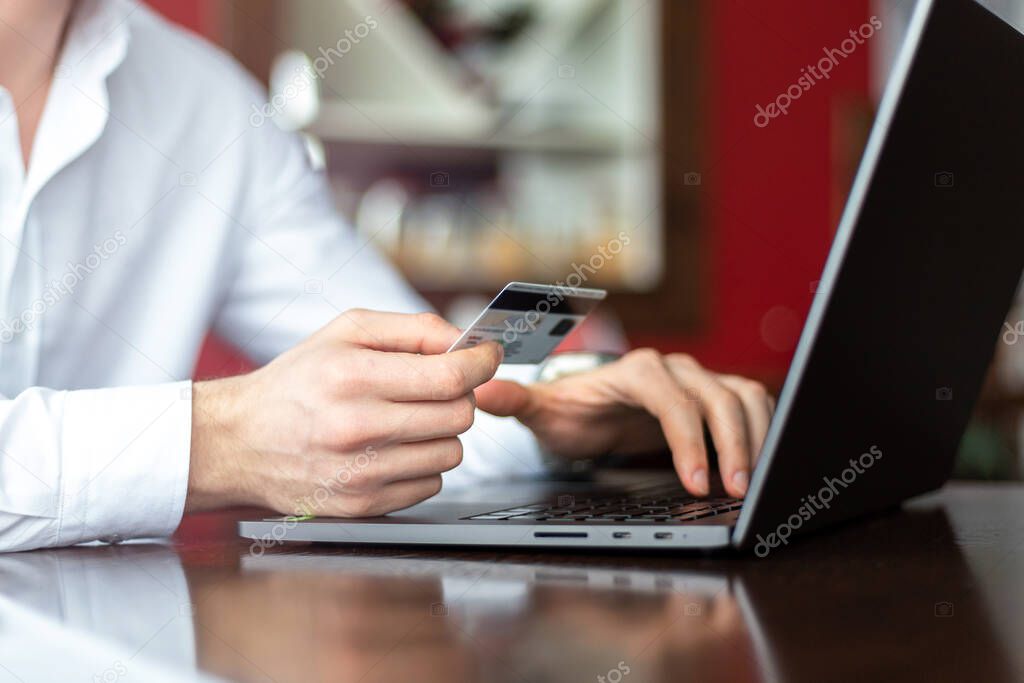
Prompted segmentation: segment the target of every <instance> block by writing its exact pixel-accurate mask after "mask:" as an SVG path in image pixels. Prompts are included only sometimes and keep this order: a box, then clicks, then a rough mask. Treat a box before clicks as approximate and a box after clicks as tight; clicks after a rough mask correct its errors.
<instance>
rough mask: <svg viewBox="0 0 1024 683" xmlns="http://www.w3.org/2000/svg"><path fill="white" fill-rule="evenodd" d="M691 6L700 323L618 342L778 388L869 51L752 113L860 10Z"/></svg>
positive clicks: (197, 6)
mask: <svg viewBox="0 0 1024 683" xmlns="http://www.w3.org/2000/svg"><path fill="white" fill-rule="evenodd" d="M664 1H667V2H672V1H676V0H664ZM150 4H151V5H153V6H155V7H156V8H157V9H158V10H160V11H161V12H163V13H164V14H166V15H167V16H169V17H171V18H172V19H174V20H176V21H179V22H180V23H183V24H185V25H186V26H189V27H190V28H193V29H195V30H198V31H200V32H203V33H206V34H207V35H210V34H211V33H216V30H217V29H216V17H215V16H213V14H212V13H211V11H210V8H211V7H213V6H215V4H216V3H212V2H203V1H202V0H173V1H172V0H150ZM704 6H705V22H706V25H707V32H706V34H705V35H706V36H707V38H706V41H705V46H706V48H705V51H706V60H705V61H706V64H707V68H708V78H707V83H708V86H707V93H706V97H705V98H704V101H705V103H706V104H705V111H704V116H705V117H706V121H707V128H706V130H707V131H708V135H707V139H706V140H705V145H704V150H703V157H704V159H705V162H704V164H703V168H702V169H701V173H702V185H701V189H702V191H703V192H704V200H705V201H704V206H705V216H704V225H705V227H706V230H707V234H708V239H707V244H706V249H707V255H706V258H707V259H708V261H707V262H708V264H709V268H708V271H707V272H708V278H709V281H708V282H707V283H706V286H704V287H702V295H703V296H704V299H705V300H704V304H703V306H704V309H705V311H706V325H705V326H704V330H703V331H702V332H701V333H700V334H696V335H691V336H681V337H662V336H658V337H650V336H643V335H634V336H633V337H632V339H631V341H632V342H633V343H635V344H637V345H651V346H656V347H658V348H660V349H662V350H666V351H677V350H682V351H687V352H690V353H693V354H695V355H697V356H698V357H699V358H700V359H702V360H703V361H704V362H705V364H707V365H709V366H711V367H715V368H718V369H728V370H731V371H736V372H743V373H748V374H753V375H757V376H760V377H764V378H767V379H769V380H779V379H781V377H782V375H783V374H784V372H785V369H786V367H787V365H788V363H789V359H790V356H791V354H792V351H793V348H794V345H795V343H796V340H797V337H798V335H799V333H800V327H801V325H802V323H803V319H804V316H805V315H806V313H807V309H808V307H809V306H810V302H811V298H812V291H811V283H812V282H813V281H814V280H816V279H817V277H818V273H819V272H820V270H821V266H822V264H823V263H824V259H825V256H826V254H827V251H828V246H829V243H830V241H831V237H832V233H833V231H834V228H835V225H834V223H835V216H834V214H835V211H836V207H835V206H834V195H835V194H836V190H837V187H838V189H839V192H840V194H841V193H843V192H845V189H846V188H845V180H844V179H840V178H837V177H836V175H837V173H836V171H835V163H834V162H835V159H834V158H833V157H834V153H833V149H834V147H835V145H834V144H833V140H834V138H835V135H836V130H835V121H836V120H837V116H838V115H839V114H841V113H842V111H843V107H844V106H846V105H848V104H849V103H851V102H853V103H859V104H863V103H864V102H865V101H866V100H867V94H868V74H869V57H868V48H869V46H867V45H864V46H860V47H858V48H857V50H856V51H854V52H853V53H852V55H851V56H850V57H848V58H847V59H844V60H842V61H841V62H840V63H839V64H838V65H837V66H836V67H835V68H834V70H833V71H832V73H831V78H830V79H829V80H823V81H820V82H818V83H816V85H814V87H813V88H811V89H810V90H809V91H808V92H806V93H805V94H804V95H803V96H802V97H801V98H800V99H799V100H797V101H796V102H794V103H793V106H792V107H791V109H790V112H789V114H788V115H786V116H784V117H779V118H777V119H775V120H773V121H771V123H770V124H769V125H768V126H767V127H765V128H758V127H756V126H755V125H754V122H753V117H754V114H755V106H756V105H757V104H762V105H767V103H768V102H770V101H771V100H774V99H775V97H776V96H778V95H779V94H780V93H781V92H782V91H784V90H785V89H786V88H787V87H788V86H789V85H791V84H793V83H794V82H795V81H796V79H797V78H799V77H800V75H801V71H800V70H801V68H802V67H805V66H806V65H807V64H808V63H811V64H814V63H816V62H817V60H818V59H819V58H820V57H822V56H823V53H822V50H823V49H824V48H836V47H839V46H840V44H841V43H842V41H843V40H844V39H845V38H848V37H849V36H848V33H849V31H850V30H856V29H857V28H858V27H860V26H861V24H863V23H864V22H866V21H867V19H868V17H869V15H870V12H869V0H843V1H842V2H821V1H820V0H775V1H774V2H772V3H770V4H769V3H755V2H750V1H749V0H705V3H704ZM882 30H885V29H884V27H883V29H882ZM876 39H877V38H876ZM224 367H232V368H233V369H237V368H238V367H240V366H239V365H238V364H237V361H235V360H232V359H231V357H230V355H229V354H228V352H227V351H226V350H225V349H224V348H223V347H220V346H217V347H214V348H213V349H209V350H208V351H207V352H206V353H204V357H203V359H202V360H201V362H200V367H199V370H198V372H199V374H200V375H209V374H214V373H216V374H220V373H219V372H218V371H219V370H221V369H222V368H224Z"/></svg>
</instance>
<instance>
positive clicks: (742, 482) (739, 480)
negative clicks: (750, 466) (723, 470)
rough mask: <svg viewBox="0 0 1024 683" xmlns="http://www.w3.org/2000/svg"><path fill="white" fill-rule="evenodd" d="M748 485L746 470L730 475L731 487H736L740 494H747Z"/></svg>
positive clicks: (748, 479) (748, 476)
mask: <svg viewBox="0 0 1024 683" xmlns="http://www.w3.org/2000/svg"><path fill="white" fill-rule="evenodd" d="M749 484H750V475H748V474H747V471H746V470H740V471H739V472H737V473H736V474H734V475H732V485H733V486H735V487H736V490H737V491H739V492H740V494H741V495H742V494H744V493H746V492H747V486H748V485H749Z"/></svg>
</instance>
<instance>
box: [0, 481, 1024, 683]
mask: <svg viewBox="0 0 1024 683" xmlns="http://www.w3.org/2000/svg"><path fill="white" fill-rule="evenodd" d="M236 517H237V514H229V513H224V514H218V515H205V516H200V517H194V518H191V519H189V520H187V521H186V522H185V523H184V524H183V525H182V528H181V529H180V531H179V533H178V534H177V536H176V537H175V539H174V543H173V546H172V547H167V546H157V545H141V546H130V545H122V546H114V547H94V548H77V549H65V550H59V551H47V552H44V553H24V554H20V556H21V557H23V558H24V557H27V558H29V559H28V560H27V561H28V562H29V565H27V566H28V567H29V568H28V569H25V568H24V567H25V566H26V565H16V566H22V570H21V573H23V574H32V575H33V576H35V577H36V578H35V579H33V580H35V581H37V582H39V583H46V582H50V581H52V580H53V579H52V578H46V579H44V578H39V577H40V571H38V570H36V569H32V567H33V566H36V565H33V564H32V562H35V561H36V559H38V558H56V560H57V561H56V564H58V565H61V566H62V567H63V568H62V569H61V570H60V572H61V573H60V576H59V578H58V580H59V581H60V584H61V588H60V590H61V591H62V592H65V593H66V592H68V586H69V585H77V584H79V583H89V584H90V585H92V586H93V588H91V589H83V590H86V591H88V590H93V591H94V592H96V593H100V592H102V593H105V594H106V595H105V596H97V595H93V596H90V597H88V598H87V599H88V600H89V601H91V602H90V604H91V606H92V608H93V609H95V608H96V605H95V602H96V601H97V600H98V601H103V600H105V599H106V600H110V601H111V602H112V603H117V604H116V605H113V606H111V607H110V608H109V609H110V610H111V611H112V614H113V615H114V619H115V620H116V619H117V618H118V617H119V616H120V617H123V618H124V619H138V618H141V617H144V616H146V615H147V613H148V612H152V611H153V610H154V609H163V607H162V606H161V605H162V603H163V602H166V603H167V605H168V607H167V610H166V611H167V613H168V614H171V618H170V621H169V622H168V623H167V624H164V626H163V630H162V631H160V633H159V637H158V636H156V635H153V634H151V633H148V632H147V631H148V630H149V629H147V628H141V627H140V628H139V629H137V632H131V631H130V630H129V632H127V633H126V634H123V635H117V634H115V635H114V636H113V637H115V638H120V639H121V640H122V643H121V644H122V645H123V646H124V647H125V648H126V652H129V653H130V652H132V651H135V654H134V655H132V656H133V657H136V658H137V659H142V658H146V657H150V655H151V654H152V653H150V652H149V650H150V649H152V648H153V647H154V646H153V645H151V644H148V643H159V642H160V639H161V638H164V639H166V638H167V637H168V629H172V630H173V629H175V628H177V629H179V630H181V631H182V632H183V634H184V635H183V636H181V638H184V640H185V641H188V639H189V638H191V644H192V647H191V650H189V648H188V647H185V648H183V650H184V651H185V652H186V654H183V655H181V660H182V661H178V662H172V663H171V664H172V665H174V666H177V667H180V669H179V671H192V670H193V668H194V667H195V668H198V669H199V670H202V671H205V672H208V673H211V674H213V675H216V676H221V677H224V678H228V679H240V680H246V681H277V682H279V683H284V682H286V681H320V680H325V681H326V680H330V681H352V682H356V681H360V682H364V683H370V682H372V681H403V682H404V681H414V682H416V683H424V682H427V681H487V682H494V683H500V682H504V681H510V682H524V683H525V682H527V681H530V682H533V681H555V682H561V681H597V682H599V683H604V682H607V683H620V681H626V682H628V683H647V682H649V681H672V682H675V681H689V680H694V681H730V682H733V681H745V680H764V681H788V680H797V681H842V680H851V681H876V680H888V679H892V678H896V677H899V678H901V679H906V680H913V681H918V680H921V681H940V680H951V681H986V682H991V681H1002V680H1022V679H1024V648H1022V647H1021V646H1022V645H1024V486H1021V485H967V484H959V485H953V486H950V487H947V488H946V489H945V490H944V491H942V492H939V493H937V494H933V495H930V496H927V497H924V498H921V499H918V500H916V501H914V502H912V503H910V504H908V505H907V506H905V509H904V510H902V511H899V512H894V513H891V514H888V515H886V516H882V517H876V518H873V519H871V520H868V521H866V522H860V523H854V524H850V525H846V526H844V527H842V528H838V529H833V530H831V531H830V532H828V533H825V534H821V535H818V536H815V537H811V538H808V539H804V540H802V541H800V542H799V543H793V544H791V545H790V547H789V548H786V549H783V550H780V551H777V552H775V553H773V554H772V555H771V556H770V557H769V558H767V559H764V560H758V559H756V558H754V557H752V556H751V557H741V556H714V557H708V556H703V555H691V556H684V557H680V556H668V555H662V556H650V555H645V556H640V555H625V554H624V555H608V554H601V555H595V554H584V553H558V552H538V553H522V552H506V551H502V550H491V551H476V550H437V549H431V550H409V549H397V548H392V549H386V548H378V549H372V548H345V547H324V546H311V545H300V546H287V547H283V546H282V547H275V548H269V549H266V550H263V549H260V548H256V549H255V552H253V549H252V548H251V547H250V546H249V544H248V543H247V542H244V541H242V540H240V539H237V538H235V536H234V534H233V529H234V520H235V518H236ZM9 557H10V556H8V558H9ZM33 558H36V559H33ZM5 560H7V561H10V560H9V559H7V558H5ZM39 566H42V565H39ZM85 566H88V567H90V568H89V569H88V570H85V569H83V568H82V567H85ZM117 568H120V570H121V571H126V570H127V569H133V570H134V569H137V568H141V570H140V571H136V572H135V574H133V575H132V576H135V578H133V579H122V580H120V582H118V581H114V583H113V588H107V589H99V588H96V586H97V585H104V584H103V581H104V580H98V581H97V580H92V579H90V580H89V581H87V582H86V581H79V580H78V579H80V578H81V577H76V576H75V572H84V571H88V572H95V571H100V572H101V573H102V572H103V571H106V570H111V571H116V570H117ZM126 568H127V569H126ZM175 570H177V571H178V572H179V573H178V576H179V577H180V580H179V583H180V585H176V583H175V582H176V580H175V579H174V575H175ZM165 572H169V573H165ZM45 573H46V571H45V570H43V571H42V574H43V575H45ZM11 574H12V571H11V570H9V569H8V570H6V573H5V565H4V564H2V563H0V579H3V580H4V585H5V586H7V587H8V589H9V588H10V586H11V584H10V582H9V581H8V580H7V577H8V576H9V575H11ZM136 575H137V576H136ZM147 575H148V577H149V578H147ZM167 577H170V578H167ZM43 588H45V586H43ZM76 590H77V589H76ZM147 591H148V592H147ZM6 592H7V591H6V590H5V593H6ZM160 596H164V597H160ZM154 601H155V602H156V603H157V607H153V603H154ZM175 607H176V608H177V610H178V612H179V614H180V615H181V616H179V617H175V616H174V613H173V608H175ZM161 622H163V617H160V618H156V619H154V623H156V625H157V626H159V625H160V623H161ZM168 624H169V625H168ZM98 628H101V629H102V628H103V626H102V625H101V626H99V627H98ZM147 638H149V639H150V640H149V641H147V640H146V639H147ZM170 649H172V650H173V648H170ZM189 652H190V654H189ZM126 656H127V655H126ZM168 657H174V655H168V654H167V653H166V652H164V653H162V654H160V653H157V654H156V655H154V657H151V658H155V659H156V660H163V661H164V662H165V663H166V660H167V658H168ZM189 657H191V658H192V659H191V661H189ZM131 661H132V662H134V661H136V660H135V659H133V660H131ZM172 668H174V667H173V666H172ZM128 669H129V670H131V666H129V667H128ZM14 673H15V674H16V673H17V672H14ZM3 680H4V678H3V670H2V669H0V681H3ZM12 680H26V681H27V680H30V679H29V678H28V677H22V678H15V679H12Z"/></svg>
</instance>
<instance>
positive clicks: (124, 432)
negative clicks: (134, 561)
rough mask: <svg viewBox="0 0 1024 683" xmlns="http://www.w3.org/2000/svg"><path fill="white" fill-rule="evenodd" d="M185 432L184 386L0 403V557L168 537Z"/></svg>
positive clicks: (182, 483)
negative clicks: (15, 552)
mask: <svg viewBox="0 0 1024 683" xmlns="http://www.w3.org/2000/svg"><path fill="white" fill-rule="evenodd" d="M191 432H192V401H191V383H190V382H187V381H186V382H175V383H168V384H162V385H155V386H146V387H123V388H113V389H94V390H83V391H54V390H50V389H44V388H36V387H34V388H31V389H26V390H25V391H23V392H21V393H20V394H18V395H17V396H15V397H14V398H10V399H7V398H2V397H0V551H11V550H29V549H33V548H43V547H52V546H64V545H72V544H75V543H81V542H83V541H90V540H120V539H122V538H130V537H147V536H165V535H168V534H170V533H171V532H173V531H174V530H175V528H177V526H178V523H179V521H180V520H181V515H182V512H183V509H184V504H185V496H186V493H187V488H188V465H189V450H190V442H191Z"/></svg>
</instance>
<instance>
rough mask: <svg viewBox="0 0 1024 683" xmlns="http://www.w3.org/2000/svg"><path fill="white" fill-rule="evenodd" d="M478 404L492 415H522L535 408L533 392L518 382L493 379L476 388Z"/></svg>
mask: <svg viewBox="0 0 1024 683" xmlns="http://www.w3.org/2000/svg"><path fill="white" fill-rule="evenodd" d="M475 393H476V403H477V406H478V407H479V408H480V409H481V410H484V411H486V412H488V413H490V414H491V415H497V416H499V417H509V416H514V417H520V416H523V415H526V414H528V413H530V412H531V411H532V409H533V402H534V401H533V392H532V391H531V390H530V388H529V387H526V386H523V385H522V384H520V383H518V382H512V381H509V380H504V379H492V380H491V381H490V382H486V383H485V384H481V385H480V386H479V387H477V388H476V392H475Z"/></svg>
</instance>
